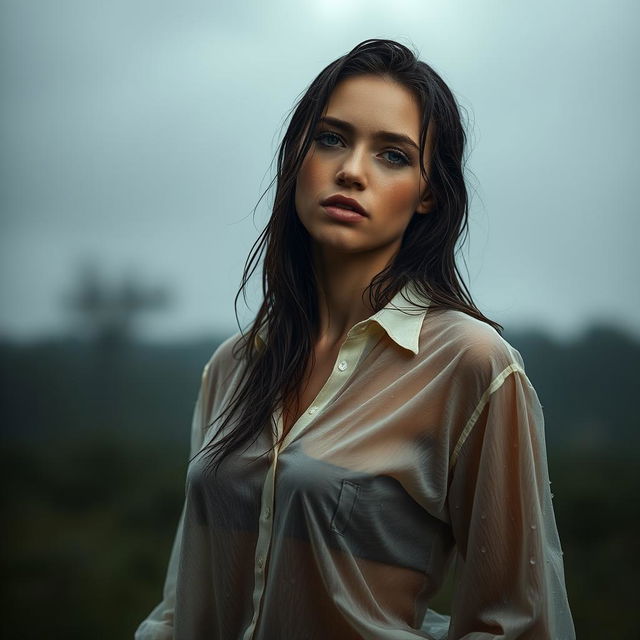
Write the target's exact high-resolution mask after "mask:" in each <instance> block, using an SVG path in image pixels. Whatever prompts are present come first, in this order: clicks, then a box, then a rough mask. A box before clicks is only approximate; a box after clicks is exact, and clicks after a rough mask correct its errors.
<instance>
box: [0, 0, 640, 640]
mask: <svg viewBox="0 0 640 640" xmlns="http://www.w3.org/2000/svg"><path fill="white" fill-rule="evenodd" d="M639 17H640V5H639V4H638V3H637V2H634V1H633V0H626V1H625V0H616V1H615V2H610V1H606V0H602V1H600V2H594V1H592V0H587V1H585V0H567V1H565V2H561V3H558V2H549V1H548V0H538V1H537V2H535V3H525V2H509V3H507V2H498V1H494V0H480V1H478V0H476V1H472V0H467V1H460V2H450V1H447V0H438V1H430V0H421V1H417V0H396V1H395V2H394V3H390V2H383V1H378V0H367V1H365V0H340V1H339V2H338V1H337V0H315V1H309V2H306V3H299V2H293V0H272V1H271V2H269V3H260V2H257V1H248V2H244V3H222V2H212V1H209V2H205V1H204V0H181V1H180V2H177V1H175V0H174V1H173V2H170V1H168V0H154V1H151V0H126V1H125V0H111V1H110V2H108V3H105V2H97V1H96V0H66V1H63V0H39V1H38V0H0V83H1V84H0V90H1V96H2V101H1V104H2V113H1V115H2V117H1V122H0V126H1V144H0V166H1V175H0V194H1V196H0V198H1V200H0V206H1V208H0V424H1V426H2V450H1V454H0V455H1V460H0V473H1V474H2V483H3V491H2V508H3V515H4V522H5V525H4V541H3V545H2V560H3V571H4V576H5V579H4V580H3V589H4V594H3V597H2V606H3V611H2V615H1V616H0V625H1V629H0V632H2V635H3V637H5V638H20V639H24V640H27V639H31V638H38V639H40V638H43V637H46V638H65V639H70V640H75V639H86V638H109V639H114V638H132V637H133V631H134V629H135V628H136V626H137V625H138V623H139V622H140V621H141V620H142V619H143V618H144V617H145V616H146V615H147V614H148V613H149V611H150V610H151V608H152V607H153V606H155V605H156V604H157V602H158V601H159V600H160V597H161V589H162V582H163V580H164V573H165V570H166V563H167V560H168V555H169V551H170V547H171V542H172V540H173V535H174V532H175V526H176V524H177V519H178V516H179V512H180V508H181V503H182V498H183V495H184V493H183V491H184V473H185V470H186V461H187V456H188V439H189V434H188V430H189V426H190V420H191V412H192V410H193V406H194V403H195V398H196V393H197V389H198V385H199V381H200V374H201V372H202V367H203V366H204V364H205V362H206V361H207V360H208V358H209V357H210V355H211V353H212V352H213V351H214V350H215V348H216V347H217V345H218V344H219V343H220V342H221V341H222V340H223V339H225V338H226V337H228V336H229V335H231V334H232V333H234V332H235V331H237V330H238V325H237V324H236V322H237V321H236V316H235V312H236V309H235V308H234V297H235V294H236V292H237V290H238V287H239V285H240V278H241V273H242V268H243V266H244V261H245V259H246V257H247V255H248V253H249V250H250V248H251V245H252V244H253V242H254V241H255V240H256V238H257V236H258V234H259V232H260V231H261V229H262V228H263V226H264V224H265V223H266V221H267V219H268V216H269V213H270V206H271V204H272V195H273V193H272V192H269V194H268V196H266V197H265V198H264V199H262V200H261V201H260V202H259V198H260V195H261V194H262V192H263V191H264V190H265V189H266V188H267V186H268V184H269V182H270V180H271V178H272V177H273V175H274V163H272V161H273V158H274V154H275V152H276V147H277V144H278V143H279V140H280V138H281V135H282V134H283V132H284V127H285V126H286V122H287V116H288V115H289V110H290V109H291V108H292V107H293V105H294V103H295V101H296V99H297V98H298V97H299V95H300V94H301V93H302V92H303V91H304V90H305V88H306V87H307V85H308V84H309V83H310V82H311V80H312V79H313V78H314V77H315V76H316V75H317V73H319V72H320V70H321V69H322V68H324V67H325V66H326V65H327V64H329V63H330V62H331V61H333V60H334V59H335V58H337V57H338V56H340V55H342V54H344V53H346V52H347V51H348V50H349V49H351V48H352V47H353V46H355V44H357V43H358V42H360V41H361V40H364V39H367V38H373V37H377V38H393V39H396V40H399V41H400V42H402V43H403V44H405V45H407V46H410V47H412V48H415V49H416V50H417V51H418V53H419V55H420V57H421V58H422V59H423V60H425V61H426V62H428V63H429V64H430V65H431V66H433V67H434V68H435V69H436V71H438V72H439V73H440V75H442V77H443V78H444V80H445V81H446V82H447V83H448V84H449V86H450V87H451V89H452V90H453V91H454V93H455V94H456V96H457V98H458V100H459V102H460V104H461V106H462V107H463V110H464V113H465V114H466V118H467V126H468V134H469V163H468V167H469V187H470V191H471V197H472V203H471V220H470V240H469V241H468V242H467V243H466V245H465V246H464V249H463V251H462V253H461V269H462V272H463V275H465V279H466V282H467V284H468V285H469V286H470V289H471V292H472V295H473V297H474V300H475V302H476V303H477V304H478V306H479V307H480V309H481V310H482V311H483V312H484V313H485V314H486V315H487V316H489V317H490V318H491V319H493V320H497V321H498V322H500V323H501V324H503V325H504V326H505V334H504V336H505V338H506V339H507V340H509V341H510V342H511V343H512V344H513V345H514V346H515V347H516V348H517V349H518V350H519V351H520V352H521V353H522V355H523V358H524V360H525V364H526V368H527V373H528V375H529V378H530V379H531V381H532V382H533V384H534V386H535V387H536V390H537V392H538V395H539V396H540V399H541V402H542V404H543V406H544V411H545V420H546V423H545V424H546V437H547V448H548V455H549V469H550V477H551V480H552V483H553V485H552V486H553V491H554V503H555V509H556V519H557V524H558V529H559V531H560V537H561V540H562V544H563V549H564V561H565V571H566V579H567V589H568V593H569V599H570V603H571V607H572V611H573V615H574V620H575V624H576V629H577V632H578V637H579V638H581V639H582V640H590V639H594V640H595V639H596V638H597V639H598V640H601V639H602V638H603V637H607V638H616V639H626V638H637V637H638V636H637V606H636V602H635V597H634V596H633V594H634V593H636V583H637V580H636V579H637V575H638V570H639V569H640V566H639V565H638V560H637V553H636V554H634V553H633V552H637V550H638V533H639V528H638V522H639V519H640V518H639V513H638V512H639V506H638V505H639V502H638V499H637V495H638V491H640V480H639V478H638V474H637V472H636V470H635V469H636V466H635V465H634V463H635V462H636V461H637V458H638V452H639V450H640V429H639V427H640V424H639V419H638V414H637V410H636V408H635V399H636V398H635V393H637V392H638V388H639V384H638V383H639V382H640V380H639V379H638V373H637V371H638V362H639V355H640V346H639V345H640V296H639V295H638V282H639V278H638V276H639V275H640V273H639V271H640V269H639V262H638V259H637V238H638V234H639V232H640V216H639V215H638V205H637V202H638V195H639V193H638V192H639V182H638V179H637V177H638V174H639V169H640V166H639V165H640V162H639V160H638V153H637V142H638V129H639V120H638V113H640V90H639V83H638V77H640V75H639V74H638V56H639V45H638V43H639V42H640V39H639V37H638V36H639V35H640V34H639V33H638V32H639V30H640V29H639V25H640V21H639ZM251 285H252V286H251V287H250V288H249V295H248V297H247V304H246V305H245V304H244V302H243V298H242V297H240V298H239V301H238V307H237V313H238V322H239V323H240V325H241V326H242V327H243V328H244V327H245V326H246V325H247V324H248V322H249V321H250V320H251V318H252V317H253V316H254V314H255V312H256V311H257V308H258V305H259V297H258V296H259V292H260V270H257V271H256V274H255V275H254V277H253V278H252V281H251ZM634 291H635V293H634ZM450 593H451V584H450V581H449V582H448V583H447V584H446V585H445V587H444V588H443V590H442V592H441V594H440V595H439V597H438V599H437V601H436V602H434V608H436V609H438V610H440V611H444V612H448V611H449V602H450Z"/></svg>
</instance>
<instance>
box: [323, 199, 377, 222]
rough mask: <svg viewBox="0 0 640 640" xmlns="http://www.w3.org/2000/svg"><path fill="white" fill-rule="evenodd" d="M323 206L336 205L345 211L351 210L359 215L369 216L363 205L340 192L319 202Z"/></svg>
mask: <svg viewBox="0 0 640 640" xmlns="http://www.w3.org/2000/svg"><path fill="white" fill-rule="evenodd" d="M320 204H321V205H322V206H323V207H336V208H338V209H344V210H345V211H353V212H355V213H359V214H360V215H361V216H364V217H367V218H368V217H369V214H368V213H367V212H366V211H365V209H364V207H363V206H362V205H361V204H360V203H359V202H358V201H357V200H354V199H353V198H348V197H347V196H343V195H340V194H335V195H333V196H329V197H328V198H326V199H325V200H323V201H322V202H321V203H320Z"/></svg>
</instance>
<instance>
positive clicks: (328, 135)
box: [314, 131, 411, 167]
mask: <svg viewBox="0 0 640 640" xmlns="http://www.w3.org/2000/svg"><path fill="white" fill-rule="evenodd" d="M332 138H333V139H335V140H336V141H337V143H336V144H332V143H331V142H330V140H331V139H332ZM314 140H315V141H316V142H318V143H319V144H320V146H322V147H326V148H329V149H332V148H334V147H337V146H338V144H339V143H340V142H341V138H340V136H339V135H338V134H336V133H333V131H322V132H320V133H319V134H318V135H317V136H316V137H315V138H314ZM387 153H390V154H395V156H396V158H397V159H395V160H393V159H391V160H390V159H387V164H390V165H391V166H392V167H406V166H409V165H410V164H411V160H410V159H409V158H408V157H407V155H406V154H405V153H403V152H402V151H400V150H399V149H387V150H386V151H383V152H382V154H383V155H384V154H387Z"/></svg>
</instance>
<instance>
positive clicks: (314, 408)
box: [308, 407, 318, 413]
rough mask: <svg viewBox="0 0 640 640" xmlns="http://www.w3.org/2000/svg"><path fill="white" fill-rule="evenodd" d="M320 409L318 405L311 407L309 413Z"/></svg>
mask: <svg viewBox="0 0 640 640" xmlns="http://www.w3.org/2000/svg"><path fill="white" fill-rule="evenodd" d="M317 410H318V407H311V409H309V411H308V413H315V412H316V411H317Z"/></svg>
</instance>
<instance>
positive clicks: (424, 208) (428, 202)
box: [416, 186, 436, 213]
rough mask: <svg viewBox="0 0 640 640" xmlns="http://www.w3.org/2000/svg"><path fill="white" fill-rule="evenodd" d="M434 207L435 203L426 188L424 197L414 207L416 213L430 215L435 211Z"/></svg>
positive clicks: (428, 188) (429, 190) (429, 189)
mask: <svg viewBox="0 0 640 640" xmlns="http://www.w3.org/2000/svg"><path fill="white" fill-rule="evenodd" d="M435 206H436V203H435V199H434V197H433V194H432V193H431V188H430V187H429V186H427V187H426V188H425V192H424V195H423V196H422V198H421V199H420V202H419V203H418V206H417V207H416V213H430V212H431V211H433V210H434V209H435Z"/></svg>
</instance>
